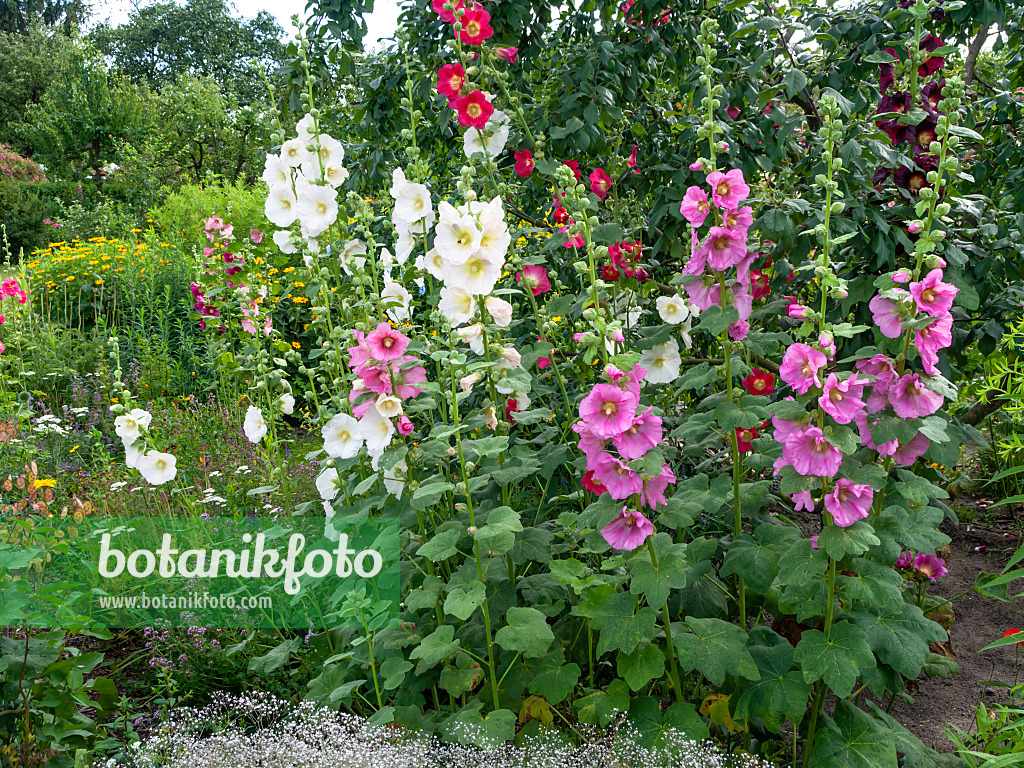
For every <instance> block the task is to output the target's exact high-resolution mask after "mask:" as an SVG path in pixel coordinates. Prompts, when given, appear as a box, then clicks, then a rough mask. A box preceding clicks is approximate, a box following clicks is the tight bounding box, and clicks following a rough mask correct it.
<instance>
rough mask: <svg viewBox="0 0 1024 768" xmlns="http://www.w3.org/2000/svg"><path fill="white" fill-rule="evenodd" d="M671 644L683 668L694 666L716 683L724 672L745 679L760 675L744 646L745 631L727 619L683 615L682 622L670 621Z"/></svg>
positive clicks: (722, 680) (693, 667)
mask: <svg viewBox="0 0 1024 768" xmlns="http://www.w3.org/2000/svg"><path fill="white" fill-rule="evenodd" d="M677 628H678V629H677ZM672 644H673V645H674V646H675V647H676V651H678V659H679V665H680V667H681V668H682V669H683V670H691V669H696V670H697V671H699V672H700V673H701V674H702V675H704V677H706V678H707V679H708V680H710V681H711V682H712V683H714V684H715V685H716V686H718V685H721V684H722V683H723V682H724V681H725V675H726V673H728V674H730V675H734V676H736V677H745V678H747V679H749V680H757V679H758V677H759V676H760V673H759V672H758V671H757V665H756V664H755V663H754V659H753V657H751V655H750V651H748V650H747V633H746V632H744V631H743V629H742V628H741V627H738V626H736V625H735V624H731V623H729V622H728V621H722V619H698V618H695V617H693V616H687V617H686V623H685V624H683V623H681V622H673V623H672Z"/></svg>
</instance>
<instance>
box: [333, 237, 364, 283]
mask: <svg viewBox="0 0 1024 768" xmlns="http://www.w3.org/2000/svg"><path fill="white" fill-rule="evenodd" d="M338 258H339V259H340V260H341V268H342V269H343V270H345V274H346V275H352V274H355V271H356V270H357V269H361V268H362V266H363V265H364V264H365V263H366V245H365V244H364V243H363V242H362V241H360V240H349V241H348V242H346V243H345V247H344V249H343V250H342V251H341V253H339V254H338Z"/></svg>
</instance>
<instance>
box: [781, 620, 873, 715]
mask: <svg viewBox="0 0 1024 768" xmlns="http://www.w3.org/2000/svg"><path fill="white" fill-rule="evenodd" d="M795 659H796V662H797V663H798V664H799V665H800V667H801V668H802V669H803V673H804V680H805V681H806V682H808V683H813V682H815V681H816V680H819V679H824V681H825V684H826V685H828V687H829V688H831V689H832V690H833V691H835V694H836V696H841V697H846V696H849V695H850V693H851V692H852V691H853V685H854V683H856V682H857V677H858V676H859V675H860V668H861V667H873V666H875V655H874V654H873V653H872V652H871V646H870V645H868V640H867V635H866V634H865V632H864V630H862V629H860V628H859V627H858V626H856V625H855V624H852V623H850V622H849V621H840V622H837V623H836V624H834V625H832V631H831V632H830V633H829V635H828V637H826V636H825V633H824V632H821V631H820V630H817V629H811V630H808V631H806V632H804V633H803V635H801V637H800V642H799V643H797V646H796V656H795Z"/></svg>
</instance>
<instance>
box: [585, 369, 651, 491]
mask: <svg viewBox="0 0 1024 768" xmlns="http://www.w3.org/2000/svg"><path fill="white" fill-rule="evenodd" d="M638 404H639V398H638V397H637V396H636V395H635V394H633V393H632V392H629V391H626V390H622V389H619V388H618V387H616V386H614V385H613V384H598V385H597V386H595V387H594V388H593V389H592V390H591V392H590V394H589V395H587V396H586V397H585V398H583V402H582V403H580V418H582V419H583V421H585V422H586V423H587V424H588V425H589V426H590V429H591V431H592V432H593V433H594V434H595V435H596V436H597V437H599V438H601V439H602V440H609V439H611V438H613V437H615V436H616V435H621V434H622V433H623V432H625V431H626V430H627V429H629V428H630V427H631V426H633V416H634V415H635V414H636V407H637V405H638ZM606 485H607V483H606Z"/></svg>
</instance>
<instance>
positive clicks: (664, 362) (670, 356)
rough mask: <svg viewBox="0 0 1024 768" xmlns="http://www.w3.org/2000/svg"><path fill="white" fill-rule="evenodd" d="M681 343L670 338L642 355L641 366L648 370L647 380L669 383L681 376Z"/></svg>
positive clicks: (652, 382) (656, 382)
mask: <svg viewBox="0 0 1024 768" xmlns="http://www.w3.org/2000/svg"><path fill="white" fill-rule="evenodd" d="M681 362H682V359H681V358H680V357H679V344H678V342H676V340H675V339H669V340H668V341H666V342H665V343H664V344H658V345H656V346H653V347H651V348H650V349H648V350H647V351H645V352H644V353H643V354H642V355H641V356H640V363H639V365H640V367H641V368H644V369H646V370H647V376H646V380H647V381H649V382H650V383H651V384H668V383H670V382H673V381H675V380H676V379H678V378H679V365H680V363H681Z"/></svg>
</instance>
